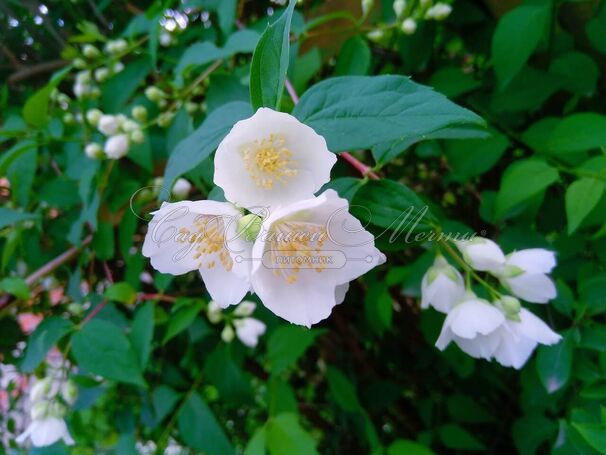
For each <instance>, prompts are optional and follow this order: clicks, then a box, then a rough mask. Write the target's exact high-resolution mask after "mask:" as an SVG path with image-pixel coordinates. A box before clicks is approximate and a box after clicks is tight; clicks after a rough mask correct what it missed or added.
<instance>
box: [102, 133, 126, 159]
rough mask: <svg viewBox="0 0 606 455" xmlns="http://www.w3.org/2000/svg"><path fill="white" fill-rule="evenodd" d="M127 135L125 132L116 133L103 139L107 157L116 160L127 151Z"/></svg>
mask: <svg viewBox="0 0 606 455" xmlns="http://www.w3.org/2000/svg"><path fill="white" fill-rule="evenodd" d="M128 146H129V143H128V136H127V135H126V134H116V135H115V136H111V137H110V138H108V139H107V141H105V149H104V150H105V154H106V155H107V157H108V158H111V159H114V160H117V159H120V158H122V157H123V156H124V155H126V154H127V153H128Z"/></svg>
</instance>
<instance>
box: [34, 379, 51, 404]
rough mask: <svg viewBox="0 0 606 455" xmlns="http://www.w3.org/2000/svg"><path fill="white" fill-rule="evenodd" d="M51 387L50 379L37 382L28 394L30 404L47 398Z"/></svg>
mask: <svg viewBox="0 0 606 455" xmlns="http://www.w3.org/2000/svg"><path fill="white" fill-rule="evenodd" d="M52 385H53V381H52V379H51V378H44V379H41V380H39V381H37V382H36V383H35V384H34V385H33V386H32V388H31V390H30V392H29V399H30V401H32V402H36V401H41V400H45V399H47V398H48V397H49V394H50V392H51V389H52Z"/></svg>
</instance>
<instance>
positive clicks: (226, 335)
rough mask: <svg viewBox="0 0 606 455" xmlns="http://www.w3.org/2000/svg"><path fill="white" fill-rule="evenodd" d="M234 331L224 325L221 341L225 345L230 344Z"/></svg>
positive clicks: (229, 326)
mask: <svg viewBox="0 0 606 455" xmlns="http://www.w3.org/2000/svg"><path fill="white" fill-rule="evenodd" d="M235 335H236V334H235V332H234V329H233V327H232V326H231V325H226V326H225V328H224V329H223V330H222V331H221V339H222V340H223V341H224V342H226V343H231V342H232V341H233V339H234V336H235Z"/></svg>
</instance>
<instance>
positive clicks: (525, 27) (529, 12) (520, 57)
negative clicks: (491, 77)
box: [492, 1, 551, 87]
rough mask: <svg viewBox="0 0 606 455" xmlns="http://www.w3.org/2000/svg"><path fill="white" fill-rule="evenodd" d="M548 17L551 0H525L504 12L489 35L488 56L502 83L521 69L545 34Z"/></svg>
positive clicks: (503, 85)
mask: <svg viewBox="0 0 606 455" xmlns="http://www.w3.org/2000/svg"><path fill="white" fill-rule="evenodd" d="M550 17H551V1H534V2H527V3H525V4H523V5H521V6H519V7H517V8H514V9H512V10H511V11H509V12H508V13H507V14H505V15H504V16H503V17H502V18H501V19H500V20H499V23H498V24H497V28H496V29H495V32H494V35H493V37H492V60H493V63H494V69H495V72H496V73H497V78H498V79H499V85H500V86H501V87H505V86H506V85H507V84H508V83H509V82H510V81H511V80H512V79H513V77H514V76H515V75H516V74H517V73H518V72H519V71H520V70H521V69H522V67H523V66H524V64H525V63H526V62H527V61H528V58H529V57H530V56H531V55H532V53H533V52H534V50H535V49H536V48H537V46H538V44H539V41H540V40H541V38H542V37H543V35H544V34H545V32H546V30H547V26H548V25H549V21H550Z"/></svg>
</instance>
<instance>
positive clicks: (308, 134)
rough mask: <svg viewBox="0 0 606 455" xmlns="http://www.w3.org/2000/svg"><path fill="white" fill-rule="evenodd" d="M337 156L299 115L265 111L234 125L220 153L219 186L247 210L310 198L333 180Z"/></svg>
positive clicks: (220, 146)
mask: <svg viewBox="0 0 606 455" xmlns="http://www.w3.org/2000/svg"><path fill="white" fill-rule="evenodd" d="M335 162H336V155H335V154H334V153H331V152H329V151H328V148H327V146H326V141H325V140H324V138H323V137H322V136H320V135H318V134H317V133H316V132H315V131H314V130H313V129H311V128H310V127H309V126H307V125H304V124H302V123H301V122H299V121H298V120H297V119H296V118H295V117H293V116H292V115H289V114H285V113H282V112H276V111H274V110H272V109H268V108H261V109H259V110H258V111H257V112H256V113H255V114H254V115H253V116H252V117H250V118H248V119H246V120H241V121H239V122H238V123H236V124H235V125H234V127H233V128H232V129H231V131H230V132H229V133H228V134H227V136H226V137H225V138H224V139H223V141H222V142H221V144H219V147H218V148H217V152H216V155H215V176H214V181H215V184H216V185H218V186H220V187H221V188H223V191H224V192H225V198H226V199H227V200H229V201H231V202H233V203H234V204H236V205H238V206H242V207H246V208H256V207H272V208H273V207H277V206H278V205H286V204H289V203H292V202H295V201H298V200H302V199H308V198H311V197H312V196H313V194H314V193H315V192H316V191H318V190H319V189H320V187H321V186H322V185H324V184H325V183H326V182H328V180H329V179H330V170H331V168H332V166H333V165H334V164H335Z"/></svg>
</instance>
